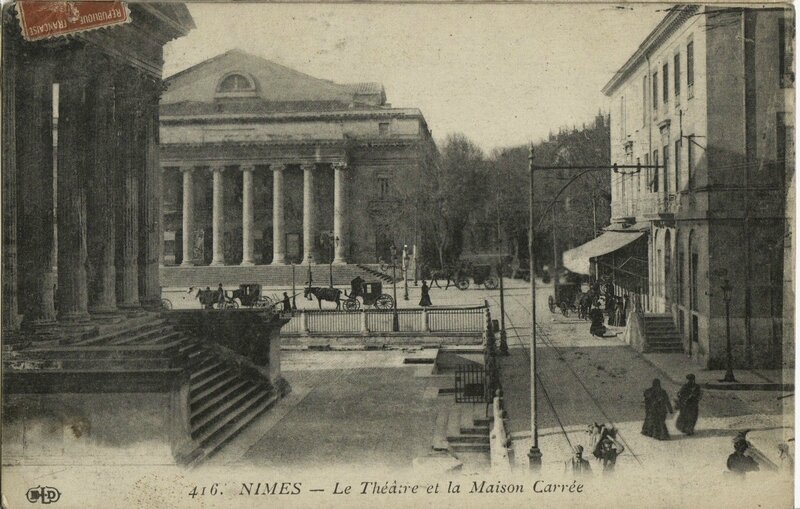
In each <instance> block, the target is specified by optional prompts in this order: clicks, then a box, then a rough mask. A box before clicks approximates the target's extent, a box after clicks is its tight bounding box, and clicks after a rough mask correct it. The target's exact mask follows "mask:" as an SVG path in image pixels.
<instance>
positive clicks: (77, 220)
mask: <svg viewBox="0 0 800 509" xmlns="http://www.w3.org/2000/svg"><path fill="white" fill-rule="evenodd" d="M88 66H89V62H88V59H87V58H86V56H85V53H84V51H83V50H82V49H76V50H73V54H72V55H71V58H70V59H69V60H68V61H67V62H65V63H64V65H63V67H62V72H63V74H62V75H61V77H60V80H59V83H60V86H59V126H58V186H57V187H58V191H57V192H58V232H59V235H58V298H57V301H56V303H57V307H58V319H59V320H60V321H63V322H68V323H69V322H83V321H88V320H89V312H88V287H87V280H86V264H87V248H86V235H87V231H86V212H87V211H86V188H87V184H88V182H87V171H86V170H87V168H86V166H87V164H86V163H87V161H86V145H87V144H88V143H87V142H88V139H87V138H88V136H87V135H88V133H89V129H88V126H87V116H88V112H89V111H90V109H91V108H92V107H93V106H94V105H89V104H87V102H86V98H87V81H88V78H87V75H86V74H87V73H88V72H89V69H88ZM32 198H33V197H32Z"/></svg>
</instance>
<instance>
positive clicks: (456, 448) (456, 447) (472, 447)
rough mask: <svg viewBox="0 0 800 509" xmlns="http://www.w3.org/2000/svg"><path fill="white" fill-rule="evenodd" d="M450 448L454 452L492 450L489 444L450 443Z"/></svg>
mask: <svg viewBox="0 0 800 509" xmlns="http://www.w3.org/2000/svg"><path fill="white" fill-rule="evenodd" d="M450 450H451V451H452V452H454V453H459V452H486V453H488V452H490V446H489V444H488V443H487V444H470V443H465V444H450Z"/></svg>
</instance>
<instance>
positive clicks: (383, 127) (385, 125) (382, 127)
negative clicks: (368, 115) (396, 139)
mask: <svg viewBox="0 0 800 509" xmlns="http://www.w3.org/2000/svg"><path fill="white" fill-rule="evenodd" d="M378 134H379V135H381V136H386V135H387V134H389V122H381V123H379V124H378Z"/></svg>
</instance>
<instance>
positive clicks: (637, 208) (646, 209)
mask: <svg viewBox="0 0 800 509" xmlns="http://www.w3.org/2000/svg"><path fill="white" fill-rule="evenodd" d="M679 208H680V200H679V199H678V195H676V194H664V193H661V192H659V193H646V194H643V195H641V196H639V197H638V198H636V199H634V200H625V201H622V202H620V201H617V202H614V203H612V204H611V216H612V217H639V216H641V215H645V214H647V215H653V214H674V213H675V212H677V211H678V209H679Z"/></svg>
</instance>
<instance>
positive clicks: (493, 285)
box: [483, 276, 500, 290]
mask: <svg viewBox="0 0 800 509" xmlns="http://www.w3.org/2000/svg"><path fill="white" fill-rule="evenodd" d="M483 286H485V287H486V289H487V290H496V289H497V287H498V286H500V280H499V279H497V278H496V277H494V276H489V277H488V278H486V281H484V282H483Z"/></svg>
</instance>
